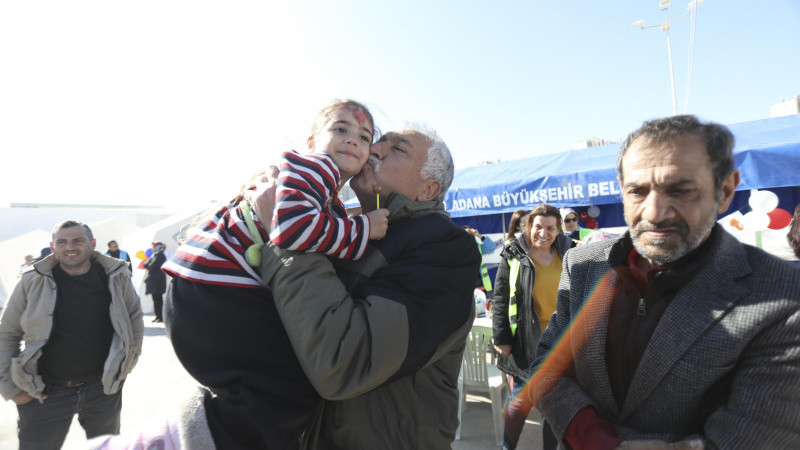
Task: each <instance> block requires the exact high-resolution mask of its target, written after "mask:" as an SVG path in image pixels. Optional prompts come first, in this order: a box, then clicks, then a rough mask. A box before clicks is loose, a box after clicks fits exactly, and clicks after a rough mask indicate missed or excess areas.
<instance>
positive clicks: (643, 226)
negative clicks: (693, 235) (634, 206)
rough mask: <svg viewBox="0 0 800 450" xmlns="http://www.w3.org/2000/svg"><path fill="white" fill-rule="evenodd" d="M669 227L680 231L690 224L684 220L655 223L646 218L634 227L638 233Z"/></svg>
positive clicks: (686, 228)
mask: <svg viewBox="0 0 800 450" xmlns="http://www.w3.org/2000/svg"><path fill="white" fill-rule="evenodd" d="M668 228H673V229H676V230H678V231H680V232H683V231H686V230H688V226H687V225H686V222H684V221H682V220H662V221H661V222H658V223H653V222H648V221H646V220H642V221H640V222H639V223H637V224H636V226H635V227H633V229H634V230H635V231H636V232H637V233H643V232H645V231H658V230H664V229H668Z"/></svg>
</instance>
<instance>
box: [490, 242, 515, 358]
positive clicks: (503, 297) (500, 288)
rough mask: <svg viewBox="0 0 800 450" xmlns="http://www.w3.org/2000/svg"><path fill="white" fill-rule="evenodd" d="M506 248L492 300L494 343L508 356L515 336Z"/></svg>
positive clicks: (496, 277) (498, 268)
mask: <svg viewBox="0 0 800 450" xmlns="http://www.w3.org/2000/svg"><path fill="white" fill-rule="evenodd" d="M503 255H506V256H508V255H507V254H506V252H505V250H503V253H502V254H501V256H500V265H499V266H497V275H495V278H494V299H493V301H492V305H493V306H492V329H493V334H494V345H495V348H496V349H497V351H499V352H500V353H502V354H504V355H506V356H508V355H510V354H511V347H512V345H513V343H514V337H513V335H512V334H511V324H510V322H509V320H508V305H509V298H510V292H511V287H510V286H509V285H508V283H509V279H508V277H509V271H510V266H509V264H508V259H506V258H505V257H504V256H503Z"/></svg>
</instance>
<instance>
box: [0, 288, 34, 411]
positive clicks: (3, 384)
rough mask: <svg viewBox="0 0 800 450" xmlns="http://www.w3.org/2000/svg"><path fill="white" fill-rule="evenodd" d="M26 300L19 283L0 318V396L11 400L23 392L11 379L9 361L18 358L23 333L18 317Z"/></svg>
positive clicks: (23, 308) (24, 306) (23, 309)
mask: <svg viewBox="0 0 800 450" xmlns="http://www.w3.org/2000/svg"><path fill="white" fill-rule="evenodd" d="M27 303H28V301H27V298H26V295H25V290H24V288H23V282H22V281H20V282H19V283H17V285H16V287H14V291H13V292H12V293H11V297H9V299H8V302H7V303H6V305H5V308H3V315H2V318H0V395H2V396H3V398H5V399H6V400H11V399H12V398H14V397H15V396H17V395H18V394H20V393H22V392H23V391H22V390H21V389H20V388H19V387H18V386H17V385H16V384H14V381H13V380H12V379H11V360H12V359H13V358H15V357H17V356H19V352H20V343H21V342H22V337H23V336H24V331H23V330H22V326H21V325H20V317H21V316H22V313H23V312H24V311H25V308H26V307H27Z"/></svg>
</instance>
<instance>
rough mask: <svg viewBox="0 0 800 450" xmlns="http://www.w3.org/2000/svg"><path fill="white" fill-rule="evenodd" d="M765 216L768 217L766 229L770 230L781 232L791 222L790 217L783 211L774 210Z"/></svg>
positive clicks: (787, 212)
mask: <svg viewBox="0 0 800 450" xmlns="http://www.w3.org/2000/svg"><path fill="white" fill-rule="evenodd" d="M767 215H768V216H769V225H768V227H769V229H771V230H782V229H784V228H786V227H787V226H788V225H789V223H790V222H791V221H792V215H791V214H790V213H789V211H786V210H785V209H780V208H775V209H773V210H772V211H770V212H768V213H767Z"/></svg>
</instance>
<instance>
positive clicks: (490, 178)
mask: <svg viewBox="0 0 800 450" xmlns="http://www.w3.org/2000/svg"><path fill="white" fill-rule="evenodd" d="M729 128H730V129H731V132H733V134H734V136H735V137H736V146H735V148H734V156H735V160H736V167H737V168H738V169H739V170H740V171H741V173H742V181H741V184H740V185H739V187H738V189H737V190H739V191H745V190H749V189H764V188H781V187H791V188H794V189H796V187H797V186H800V115H797V114H795V115H792V116H786V117H778V118H773V119H764V120H758V121H753V122H745V123H739V124H734V125H729ZM618 151H619V144H611V145H604V146H599V147H590V148H587V149H581V150H569V151H565V152H561V153H557V154H551V155H544V156H536V157H531V158H526V159H521V160H516V161H505V162H501V163H497V164H489V165H485V166H478V167H468V168H465V169H460V170H457V171H456V173H455V177H454V179H453V184H452V185H451V187H450V190H449V191H448V192H447V195H446V196H445V204H446V208H447V210H448V211H449V212H450V214H451V216H452V217H453V218H454V219H456V218H462V217H463V218H467V217H474V216H484V215H494V214H502V213H509V214H510V213H512V212H514V211H516V210H519V209H530V208H532V207H533V206H535V205H537V204H540V203H550V204H552V205H555V206H559V207H563V206H569V207H572V208H576V209H577V208H581V207H588V206H590V205H596V206H602V205H608V207H610V208H614V207H615V205H616V209H619V211H621V209H620V208H619V206H618V205H619V204H620V203H621V198H620V188H619V184H618V182H617V180H616V158H617V153H618ZM779 196H780V194H779ZM784 196H785V195H784ZM787 201H789V202H790V201H797V198H794V199H789V200H787ZM736 203H737V202H736V201H735V202H734V205H735V204H736ZM787 207H790V208H791V209H790V210H792V209H793V208H794V204H792V205H790V206H789V205H787ZM618 216H619V215H618ZM619 217H620V218H621V216H619ZM458 222H460V221H458ZM618 225H621V223H608V224H602V223H601V226H618ZM492 228H495V227H492ZM498 231H499V230H498Z"/></svg>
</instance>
